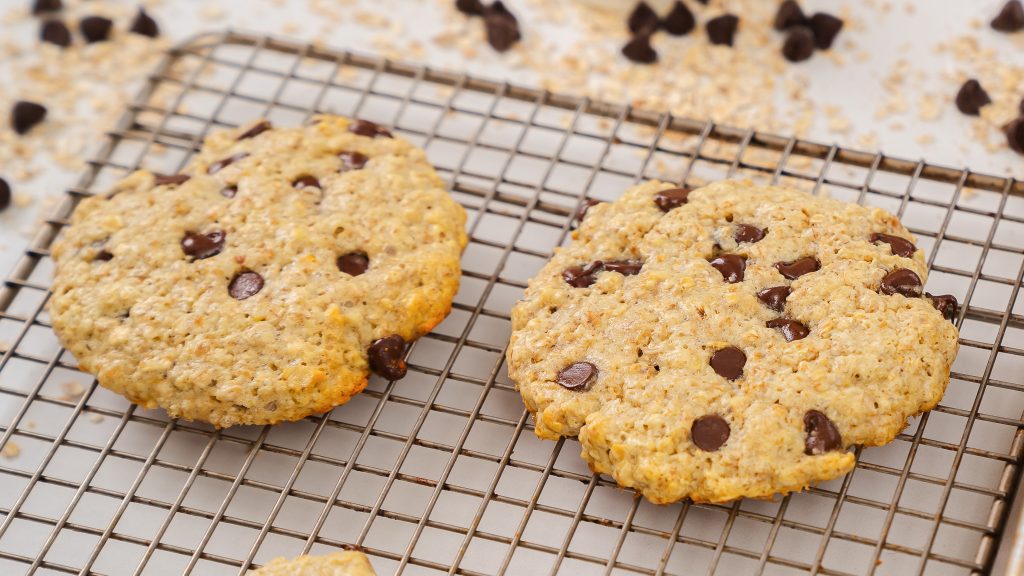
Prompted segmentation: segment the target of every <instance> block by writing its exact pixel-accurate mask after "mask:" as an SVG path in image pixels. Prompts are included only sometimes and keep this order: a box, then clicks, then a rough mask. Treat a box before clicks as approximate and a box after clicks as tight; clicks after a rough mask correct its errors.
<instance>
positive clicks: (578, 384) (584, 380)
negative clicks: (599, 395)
mask: <svg viewBox="0 0 1024 576" xmlns="http://www.w3.org/2000/svg"><path fill="white" fill-rule="evenodd" d="M594 380H597V366H594V365H593V364H591V363H590V362H573V363H572V364H569V365H568V366H566V367H565V368H562V369H561V370H559V372H558V385H559V386H561V387H562V388H565V389H567V390H586V389H587V388H589V387H590V384H591V383H593V381H594Z"/></svg>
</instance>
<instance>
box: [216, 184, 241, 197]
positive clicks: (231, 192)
mask: <svg viewBox="0 0 1024 576" xmlns="http://www.w3.org/2000/svg"><path fill="white" fill-rule="evenodd" d="M235 194H238V186H225V187H224V189H223V190H221V191H220V195H221V196H223V197H225V198H234V197H235Z"/></svg>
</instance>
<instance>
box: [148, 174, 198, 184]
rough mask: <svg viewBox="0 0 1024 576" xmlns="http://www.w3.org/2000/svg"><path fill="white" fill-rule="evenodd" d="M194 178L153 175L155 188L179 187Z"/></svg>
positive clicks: (174, 175) (179, 175) (184, 175)
mask: <svg viewBox="0 0 1024 576" xmlns="http://www.w3.org/2000/svg"><path fill="white" fill-rule="evenodd" d="M190 178H192V177H191V176H189V175H188V174H153V185H154V186H177V185H179V184H184V183H185V182H188V181H189V179H190Z"/></svg>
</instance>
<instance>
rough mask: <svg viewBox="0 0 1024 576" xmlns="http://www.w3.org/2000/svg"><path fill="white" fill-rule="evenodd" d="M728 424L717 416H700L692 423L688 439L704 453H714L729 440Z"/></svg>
mask: <svg viewBox="0 0 1024 576" xmlns="http://www.w3.org/2000/svg"><path fill="white" fill-rule="evenodd" d="M729 432H730V430H729V423H728V422H726V421H725V418H722V417H721V416H718V415H717V414H709V415H707V416H701V417H700V418H697V419H696V420H694V421H693V426H691V427H690V437H691V438H693V443H694V444H696V445H697V448H700V449H701V450H703V451H705V452H715V451H717V450H718V449H719V448H721V447H722V445H723V444H725V442H726V441H727V440H728V439H729Z"/></svg>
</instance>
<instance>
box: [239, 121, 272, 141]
mask: <svg viewBox="0 0 1024 576" xmlns="http://www.w3.org/2000/svg"><path fill="white" fill-rule="evenodd" d="M273 127H274V126H273V125H272V124H271V123H270V121H269V120H260V121H259V122H257V123H255V124H253V125H252V127H251V128H249V129H248V130H246V131H245V132H242V133H241V134H239V135H238V138H235V141H238V140H248V139H249V138H255V137H257V136H259V135H260V134H263V133H264V132H266V131H267V130H270V129H271V128H273Z"/></svg>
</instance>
